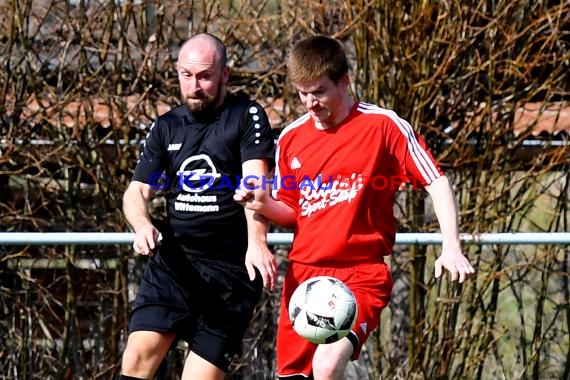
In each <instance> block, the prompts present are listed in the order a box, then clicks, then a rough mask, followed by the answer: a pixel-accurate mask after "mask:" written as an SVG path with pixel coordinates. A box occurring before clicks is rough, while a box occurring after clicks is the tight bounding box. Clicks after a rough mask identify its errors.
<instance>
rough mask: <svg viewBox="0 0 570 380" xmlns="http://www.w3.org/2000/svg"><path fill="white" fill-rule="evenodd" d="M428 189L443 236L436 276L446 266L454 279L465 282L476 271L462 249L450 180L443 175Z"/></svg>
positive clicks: (439, 274) (436, 263) (438, 275)
mask: <svg viewBox="0 0 570 380" xmlns="http://www.w3.org/2000/svg"><path fill="white" fill-rule="evenodd" d="M426 190H427V191H428V193H429V194H430V196H431V198H432V200H433V207H434V211H435V214H436V217H437V220H438V222H439V226H440V230H441V234H442V236H443V244H442V246H441V255H440V256H439V257H438V258H437V260H436V261H435V265H434V267H435V269H434V271H435V277H436V278H437V277H440V276H441V274H442V272H443V269H444V268H445V269H446V270H447V271H449V273H450V274H451V280H452V281H459V282H463V281H465V278H466V277H467V276H468V275H470V274H472V273H475V269H474V268H473V266H472V265H471V263H470V262H469V260H468V259H467V257H465V255H464V254H463V252H462V250H461V243H460V242H459V231H458V226H457V206H456V205H455V196H454V194H453V190H452V189H451V185H450V184H449V180H448V179H447V177H445V176H442V177H440V178H438V179H436V180H435V181H433V182H432V183H431V184H430V185H429V186H427V187H426Z"/></svg>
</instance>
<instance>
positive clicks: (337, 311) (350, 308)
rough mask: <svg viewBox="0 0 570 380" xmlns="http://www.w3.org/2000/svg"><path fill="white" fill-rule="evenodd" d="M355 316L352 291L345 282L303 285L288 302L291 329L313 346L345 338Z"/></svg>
mask: <svg viewBox="0 0 570 380" xmlns="http://www.w3.org/2000/svg"><path fill="white" fill-rule="evenodd" d="M357 312H358V310H357V304H356V298H354V294H353V293H352V291H351V290H350V289H349V288H348V286H346V284H345V283H344V282H342V281H340V280H339V279H337V278H334V277H329V276H318V277H313V278H310V279H308V280H306V281H304V282H302V283H301V284H299V286H298V287H297V289H295V291H294V292H293V295H292V296H291V300H290V301H289V319H290V320H291V323H292V324H293V329H295V331H296V332H297V333H298V334H299V335H301V336H302V337H303V338H305V339H307V340H309V341H310V342H312V343H316V344H325V343H333V342H336V341H337V340H340V339H342V338H344V337H345V336H347V335H348V333H349V332H350V329H352V327H353V326H354V323H355V322H356V315H357Z"/></svg>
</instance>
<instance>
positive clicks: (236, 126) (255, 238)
mask: <svg viewBox="0 0 570 380" xmlns="http://www.w3.org/2000/svg"><path fill="white" fill-rule="evenodd" d="M176 69H177V71H178V79H179V83H180V90H181V94H182V101H183V103H184V104H183V105H181V106H179V107H177V108H174V109H172V110H171V111H169V112H168V113H166V114H164V115H162V116H160V117H158V118H157V119H156V120H155V122H154V123H153V125H152V127H151V130H150V132H149V134H148V136H147V138H146V141H145V146H144V149H143V153H142V155H141V157H140V160H139V162H138V163H137V165H136V168H135V171H134V174H133V177H132V180H131V183H130V184H129V187H128V188H127V190H126V191H125V194H124V197H123V211H124V213H125V217H126V219H127V221H128V223H129V225H130V226H131V227H132V229H133V230H134V231H135V233H136V235H135V241H134V243H133V248H134V250H135V252H136V253H137V254H142V255H148V256H149V259H148V262H147V264H146V267H145V271H144V274H143V278H142V281H141V286H140V289H139V292H138V294H137V297H136V300H135V302H134V306H133V310H132V312H131V316H130V321H129V338H128V342H127V346H126V348H125V351H124V353H123V358H122V367H121V370H122V375H121V377H120V378H121V379H124V380H127V379H151V378H153V376H154V374H155V372H156V370H157V369H158V367H159V365H160V363H161V361H162V360H163V358H164V356H165V354H166V353H167V351H168V349H169V347H170V346H171V344H172V343H173V342H174V341H175V339H183V340H185V341H186V342H188V344H189V354H188V356H187V359H186V362H185V365H184V370H183V374H182V379H187V380H188V379H191V380H200V379H208V380H215V379H220V380H221V379H223V378H224V376H225V373H226V372H227V370H228V368H229V366H230V364H231V361H232V359H233V357H234V355H236V354H239V351H240V348H241V343H242V339H243V335H244V333H245V331H246V330H247V328H248V325H249V323H250V320H251V318H252V316H253V311H254V308H255V306H256V304H257V302H258V300H259V297H260V295H261V291H262V287H263V286H265V287H266V288H268V289H270V290H274V289H275V286H276V276H277V265H276V262H275V258H274V256H273V254H272V253H271V251H270V250H269V249H268V247H267V241H266V237H267V222H266V220H265V219H264V218H262V217H260V216H259V215H257V214H255V213H254V212H251V211H250V210H247V209H246V210H244V208H243V207H242V206H241V205H240V204H238V203H236V202H235V201H234V200H233V194H234V191H235V188H236V186H238V185H240V181H241V180H242V179H243V178H247V177H248V176H253V177H255V178H260V179H261V178H265V177H264V176H267V174H268V171H269V168H270V166H271V165H272V164H273V161H272V160H273V157H274V147H273V145H274V142H273V135H272V133H271V128H270V125H269V122H268V118H267V115H266V113H265V112H264V110H263V108H262V107H261V106H260V105H259V104H258V103H257V102H255V101H251V100H249V99H246V98H243V97H238V96H236V95H233V94H230V93H228V92H227V87H226V86H227V83H228V79H229V75H230V68H229V67H228V66H227V64H226V48H225V46H224V44H223V43H222V42H221V41H220V40H219V39H218V38H217V37H215V36H213V35H211V34H208V33H202V34H198V35H195V36H192V37H190V38H189V39H188V40H186V41H185V42H184V44H183V45H182V47H181V48H180V52H179V55H178V62H177V64H176ZM159 177H160V178H162V182H160V184H168V188H167V189H166V190H168V192H167V215H168V223H167V226H166V227H165V228H163V229H161V230H160V231H159V230H158V229H157V228H156V227H155V226H154V225H153V224H152V222H151V219H150V216H149V213H148V202H149V200H150V198H151V196H152V194H153V192H154V190H156V189H157V186H159V182H157V178H159ZM260 182H261V181H260ZM242 185H243V184H242ZM250 186H251V184H250ZM160 235H162V237H163V239H162V241H161V242H160V244H158V243H157V242H158V237H159V236H160Z"/></svg>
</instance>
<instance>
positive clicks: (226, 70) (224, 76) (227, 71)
mask: <svg viewBox="0 0 570 380" xmlns="http://www.w3.org/2000/svg"><path fill="white" fill-rule="evenodd" d="M231 72H232V69H231V68H230V67H229V66H228V65H226V66H225V67H224V70H223V71H222V82H223V83H224V84H228V82H229V80H230V74H231Z"/></svg>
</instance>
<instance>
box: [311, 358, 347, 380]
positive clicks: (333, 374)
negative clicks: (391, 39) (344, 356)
mask: <svg viewBox="0 0 570 380" xmlns="http://www.w3.org/2000/svg"><path fill="white" fill-rule="evenodd" d="M342 373H344V371H343V370H342V369H341V368H339V363H338V361H337V360H334V359H333V358H327V359H325V358H318V357H317V356H315V357H313V377H314V378H315V380H317V379H338V378H339V377H338V376H339V374H342Z"/></svg>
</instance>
